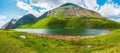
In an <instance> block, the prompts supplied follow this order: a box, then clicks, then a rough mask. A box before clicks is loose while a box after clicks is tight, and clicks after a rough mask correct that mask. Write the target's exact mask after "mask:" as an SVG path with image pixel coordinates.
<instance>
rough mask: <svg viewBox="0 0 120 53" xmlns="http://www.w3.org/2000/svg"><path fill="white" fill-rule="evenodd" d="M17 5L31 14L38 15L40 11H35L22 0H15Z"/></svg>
mask: <svg viewBox="0 0 120 53" xmlns="http://www.w3.org/2000/svg"><path fill="white" fill-rule="evenodd" d="M17 6H18V7H19V8H20V9H23V10H25V11H28V13H31V14H33V15H35V16H39V15H40V13H39V12H38V11H36V10H34V9H33V8H32V7H31V6H30V5H29V4H27V3H24V2H22V1H19V0H18V1H17Z"/></svg>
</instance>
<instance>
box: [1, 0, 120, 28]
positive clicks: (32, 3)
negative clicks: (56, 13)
mask: <svg viewBox="0 0 120 53" xmlns="http://www.w3.org/2000/svg"><path fill="white" fill-rule="evenodd" d="M65 3H74V4H77V5H79V6H81V7H83V8H87V9H90V10H94V11H97V12H99V13H100V14H101V15H103V16H104V17H109V18H110V19H112V20H114V21H120V1H119V0H0V27H1V26H2V25H3V24H5V23H7V22H8V21H10V20H11V19H13V18H15V19H19V18H20V17H22V16H23V15H26V14H29V13H31V14H33V15H35V16H37V17H38V16H40V15H41V14H43V13H44V12H46V11H48V10H51V9H53V8H56V7H58V6H60V5H62V4H65Z"/></svg>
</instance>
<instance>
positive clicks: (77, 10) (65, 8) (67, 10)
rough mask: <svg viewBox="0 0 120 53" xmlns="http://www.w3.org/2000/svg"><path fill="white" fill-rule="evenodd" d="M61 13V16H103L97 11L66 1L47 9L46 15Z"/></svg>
mask: <svg viewBox="0 0 120 53" xmlns="http://www.w3.org/2000/svg"><path fill="white" fill-rule="evenodd" d="M58 13H61V14H62V16H66V15H67V16H88V17H103V16H101V15H100V14H99V13H98V12H95V11H92V10H88V9H85V8H82V7H80V6H78V5H75V4H71V3H66V4H64V5H62V6H60V7H58V8H56V9H53V10H50V11H48V15H54V14H58Z"/></svg>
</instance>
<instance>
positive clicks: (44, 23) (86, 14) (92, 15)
mask: <svg viewBox="0 0 120 53" xmlns="http://www.w3.org/2000/svg"><path fill="white" fill-rule="evenodd" d="M17 28H70V29H74V28H76V29H78V28H94V29H97V28H98V29H115V28H120V23H117V22H115V21H112V20H109V19H107V18H104V17H102V16H101V15H100V14H99V13H97V12H95V11H91V10H87V9H84V8H82V7H79V6H76V5H74V4H69V5H63V6H60V7H58V8H55V9H53V10H50V11H48V12H47V16H46V17H44V18H42V19H39V20H38V21H36V22H35V23H31V24H25V25H21V26H19V27H17Z"/></svg>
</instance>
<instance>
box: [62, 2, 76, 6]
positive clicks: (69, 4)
mask: <svg viewBox="0 0 120 53" xmlns="http://www.w3.org/2000/svg"><path fill="white" fill-rule="evenodd" d="M62 6H78V5H76V4H73V3H65V4H63V5H62Z"/></svg>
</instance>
